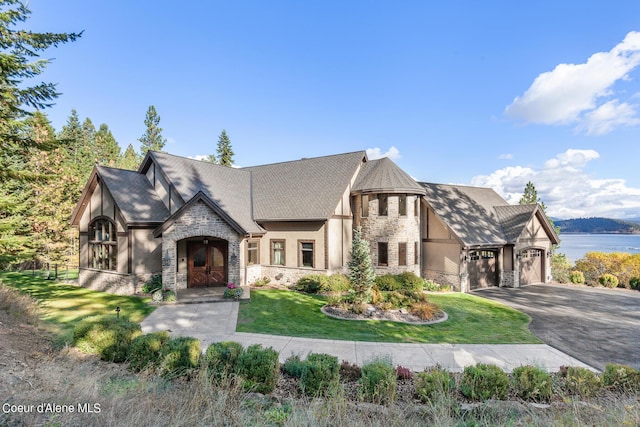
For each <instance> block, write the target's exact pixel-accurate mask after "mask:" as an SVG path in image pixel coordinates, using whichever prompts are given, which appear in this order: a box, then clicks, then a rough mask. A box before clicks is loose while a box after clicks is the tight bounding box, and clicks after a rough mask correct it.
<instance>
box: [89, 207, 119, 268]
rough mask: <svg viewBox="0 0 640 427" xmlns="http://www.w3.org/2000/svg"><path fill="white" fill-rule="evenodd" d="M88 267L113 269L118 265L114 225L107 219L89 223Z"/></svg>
mask: <svg viewBox="0 0 640 427" xmlns="http://www.w3.org/2000/svg"><path fill="white" fill-rule="evenodd" d="M89 267H91V268H96V269H98V270H113V271H115V270H116V269H117V267H118V244H117V237H116V226H115V224H114V223H113V222H111V220H109V219H97V220H95V221H94V222H92V223H91V225H89Z"/></svg>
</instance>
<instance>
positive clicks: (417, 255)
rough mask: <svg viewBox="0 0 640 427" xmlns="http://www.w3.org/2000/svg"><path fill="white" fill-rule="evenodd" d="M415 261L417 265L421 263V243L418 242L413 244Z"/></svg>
mask: <svg viewBox="0 0 640 427" xmlns="http://www.w3.org/2000/svg"><path fill="white" fill-rule="evenodd" d="M413 263H414V264H415V265H418V264H420V243H418V242H414V244H413Z"/></svg>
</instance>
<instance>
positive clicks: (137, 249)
mask: <svg viewBox="0 0 640 427" xmlns="http://www.w3.org/2000/svg"><path fill="white" fill-rule="evenodd" d="M131 235H132V236H133V241H132V245H131V246H132V260H133V265H132V272H133V273H135V274H144V273H159V272H161V271H162V239H156V238H154V237H153V230H152V229H147V228H145V229H134V230H132V231H131Z"/></svg>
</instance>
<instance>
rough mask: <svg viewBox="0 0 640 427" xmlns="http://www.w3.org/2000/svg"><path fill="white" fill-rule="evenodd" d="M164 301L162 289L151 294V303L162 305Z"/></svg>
mask: <svg viewBox="0 0 640 427" xmlns="http://www.w3.org/2000/svg"><path fill="white" fill-rule="evenodd" d="M163 300H164V295H163V293H162V289H156V290H155V291H153V292H152V293H151V301H153V302H155V303H161V302H162V301H163Z"/></svg>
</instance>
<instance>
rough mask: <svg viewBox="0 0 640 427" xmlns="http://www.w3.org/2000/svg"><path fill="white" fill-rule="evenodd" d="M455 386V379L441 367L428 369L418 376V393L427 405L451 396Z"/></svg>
mask: <svg viewBox="0 0 640 427" xmlns="http://www.w3.org/2000/svg"><path fill="white" fill-rule="evenodd" d="M455 386H456V383H455V380H454V379H453V377H452V376H451V375H450V374H449V372H447V371H446V370H445V369H442V368H440V367H435V368H430V369H426V370H424V371H423V372H419V373H418V374H417V375H416V393H417V394H418V397H419V398H420V400H422V401H423V402H425V403H426V402H428V401H431V400H434V399H435V398H437V397H441V396H442V395H446V394H449V393H450V392H451V390H453V389H455Z"/></svg>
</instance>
